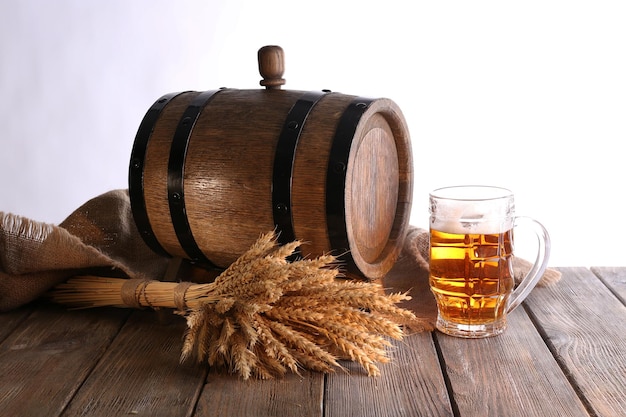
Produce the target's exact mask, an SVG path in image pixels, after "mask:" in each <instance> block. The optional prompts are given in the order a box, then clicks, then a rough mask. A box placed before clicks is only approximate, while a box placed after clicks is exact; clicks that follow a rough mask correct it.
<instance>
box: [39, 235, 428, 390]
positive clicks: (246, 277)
mask: <svg viewBox="0 0 626 417" xmlns="http://www.w3.org/2000/svg"><path fill="white" fill-rule="evenodd" d="M301 244H302V243H301V242H299V241H294V242H291V243H288V244H286V245H282V246H281V245H278V243H277V241H276V235H275V233H274V232H270V233H267V234H264V235H262V236H261V237H260V238H259V239H258V240H257V241H256V242H255V243H254V244H253V245H252V247H251V248H250V249H249V250H248V251H247V252H246V253H244V254H243V255H242V256H241V257H240V258H239V259H237V260H236V261H235V262H234V263H233V264H232V265H230V266H229V267H228V268H227V269H226V270H225V271H224V272H222V273H221V274H220V275H219V276H218V277H217V278H216V279H215V281H214V282H212V283H209V284H192V283H169V282H161V281H152V280H151V281H139V282H137V280H132V281H134V282H129V281H130V280H124V279H115V278H100V277H76V278H73V279H71V280H69V281H67V282H66V283H63V284H60V285H59V286H57V287H56V288H55V289H54V290H53V292H52V294H51V297H52V299H53V300H54V301H56V302H59V303H63V304H69V305H73V306H78V307H96V306H104V305H115V306H123V307H153V308H157V307H168V308H174V309H176V310H177V313H178V314H182V315H184V316H185V317H186V321H187V331H186V333H185V337H184V343H183V348H182V354H181V361H185V360H197V361H199V362H205V363H208V364H209V365H210V366H212V367H224V368H227V369H228V370H229V371H230V372H233V373H238V374H239V375H241V377H243V379H248V378H250V377H257V378H272V377H276V376H282V375H284V374H285V373H287V372H289V371H291V372H296V373H299V372H300V370H301V369H307V370H312V371H321V372H333V371H335V370H337V369H341V365H340V363H339V362H338V361H339V360H340V359H349V360H352V361H356V362H358V363H359V364H360V365H361V366H362V367H363V368H364V369H365V371H366V372H367V374H368V375H370V376H377V375H380V370H379V368H378V366H377V365H376V364H377V363H386V362H388V361H389V357H388V355H387V349H388V348H389V347H390V345H391V342H390V339H397V340H400V339H401V338H402V337H403V325H404V324H410V323H411V322H412V321H413V320H416V318H415V315H414V314H413V313H412V312H411V311H409V310H406V309H403V308H401V307H399V306H398V305H397V304H398V303H399V302H401V301H404V300H408V299H410V297H409V296H408V295H407V294H405V293H396V294H385V293H384V291H383V289H382V287H381V285H380V284H377V283H372V282H363V281H353V280H348V279H344V278H343V277H342V276H341V273H340V268H339V266H338V262H337V259H336V258H335V257H334V256H331V255H323V256H320V257H317V258H314V259H306V258H304V259H297V260H288V258H289V257H290V256H291V255H292V254H293V253H294V251H296V249H297V248H298V247H299V246H301ZM122 287H125V288H124V289H122ZM129 288H130V291H129ZM129 293H130V295H131V296H130V297H129V296H128V294H129Z"/></svg>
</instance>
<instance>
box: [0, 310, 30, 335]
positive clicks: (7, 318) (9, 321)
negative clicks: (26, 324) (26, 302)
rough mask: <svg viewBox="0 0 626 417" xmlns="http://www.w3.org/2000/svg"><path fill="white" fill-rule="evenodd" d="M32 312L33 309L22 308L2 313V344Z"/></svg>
mask: <svg viewBox="0 0 626 417" xmlns="http://www.w3.org/2000/svg"><path fill="white" fill-rule="evenodd" d="M31 312H32V307H21V308H18V309H16V310H12V311H8V312H5V313H0V342H2V341H3V340H4V339H5V338H6V337H7V336H8V335H9V334H11V332H13V330H15V329H16V328H17V326H19V324H20V323H21V322H22V321H24V320H25V319H26V317H28V315H29V314H30V313H31Z"/></svg>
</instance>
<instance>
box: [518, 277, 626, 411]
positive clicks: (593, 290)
mask: <svg viewBox="0 0 626 417" xmlns="http://www.w3.org/2000/svg"><path fill="white" fill-rule="evenodd" d="M596 270H597V271H599V270H598V269H596ZM559 271H561V273H562V274H563V278H562V279H561V281H560V282H559V283H558V284H557V285H554V286H549V287H545V288H537V289H536V290H535V291H534V292H533V294H531V296H530V297H529V298H528V300H527V301H526V303H527V305H528V308H529V311H530V312H531V314H532V316H533V318H534V320H535V321H536V322H537V323H538V325H539V326H540V327H541V329H542V332H543V333H545V335H546V337H547V339H548V340H547V342H548V343H549V345H550V346H551V348H552V349H553V351H554V355H555V357H556V358H557V360H558V361H559V362H560V363H561V366H562V367H564V368H565V370H566V372H567V373H568V374H569V375H570V378H571V379H572V381H573V383H574V385H575V386H576V387H577V389H578V390H579V392H580V393H581V395H582V396H583V397H584V398H585V401H586V403H587V405H588V407H589V408H590V409H591V410H592V412H593V414H594V415H597V416H606V417H613V416H624V415H626V337H625V334H626V307H625V306H624V304H623V303H622V302H621V301H620V300H619V299H618V298H617V297H616V296H615V295H614V294H613V293H612V292H611V291H610V290H609V289H608V288H607V287H606V286H605V285H604V284H603V283H602V282H601V281H600V280H598V279H597V277H596V276H595V275H594V274H593V273H592V272H591V271H590V270H588V269H586V268H559ZM624 271H626V269H621V271H618V270H615V271H614V272H615V274H611V273H610V270H605V271H604V273H602V275H603V276H606V277H609V280H614V281H618V280H619V279H620V278H618V276H622V277H623V272H624ZM610 277H612V278H610ZM622 279H623V278H622Z"/></svg>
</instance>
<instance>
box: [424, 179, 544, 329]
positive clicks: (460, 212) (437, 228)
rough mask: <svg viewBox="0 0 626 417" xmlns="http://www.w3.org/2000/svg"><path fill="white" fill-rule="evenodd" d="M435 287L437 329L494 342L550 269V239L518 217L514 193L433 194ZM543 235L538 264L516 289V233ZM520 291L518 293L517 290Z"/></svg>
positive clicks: (450, 190) (459, 189)
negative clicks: (528, 231) (523, 230)
mask: <svg viewBox="0 0 626 417" xmlns="http://www.w3.org/2000/svg"><path fill="white" fill-rule="evenodd" d="M429 210H430V288H431V290H432V292H433V294H434V295H435V299H436V300H437V312H438V314H437V329H438V330H440V331H442V332H444V333H447V334H450V335H453V336H459V337H471V338H475V337H488V336H495V335H498V334H500V333H502V332H503V331H504V330H505V329H506V316H507V314H508V313H510V312H511V311H513V310H514V309H515V308H517V306H519V305H520V303H521V302H522V301H523V300H524V299H525V298H526V296H528V294H529V293H530V291H531V290H532V289H533V287H534V286H535V284H536V283H537V281H538V280H539V278H541V275H542V274H543V272H544V271H545V269H546V267H547V262H548V257H549V254H550V236H549V235H548V232H547V231H546V229H545V228H544V227H543V226H542V225H541V223H539V222H537V221H536V220H533V219H531V218H528V217H526V218H525V217H516V216H515V200H514V198H513V193H512V192H511V191H509V190H507V189H506V188H500V187H490V186H481V185H475V186H472V185H468V186H456V187H446V188H440V189H437V190H434V191H433V192H431V193H430V206H429ZM519 225H522V227H528V228H530V229H531V230H533V231H534V232H535V234H536V235H537V243H538V245H537V250H538V255H537V260H536V262H535V264H534V265H533V267H532V268H531V269H530V270H529V271H528V273H527V274H526V275H525V276H524V278H522V279H521V281H520V284H519V285H518V286H517V287H515V282H514V279H513V265H512V261H513V228H515V227H518V226H519ZM514 287H515V288H514Z"/></svg>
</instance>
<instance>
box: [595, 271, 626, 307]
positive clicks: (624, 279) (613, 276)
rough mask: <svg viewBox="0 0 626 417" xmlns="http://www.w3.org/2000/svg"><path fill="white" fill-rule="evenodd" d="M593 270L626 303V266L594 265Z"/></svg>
mask: <svg viewBox="0 0 626 417" xmlns="http://www.w3.org/2000/svg"><path fill="white" fill-rule="evenodd" d="M591 271H592V272H593V273H594V274H596V275H597V276H598V277H599V278H600V279H601V280H602V282H604V284H606V286H607V287H609V289H610V290H611V291H612V292H613V294H615V296H616V297H617V298H619V299H620V301H621V302H622V304H626V268H624V267H621V268H619V267H593V268H591Z"/></svg>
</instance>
